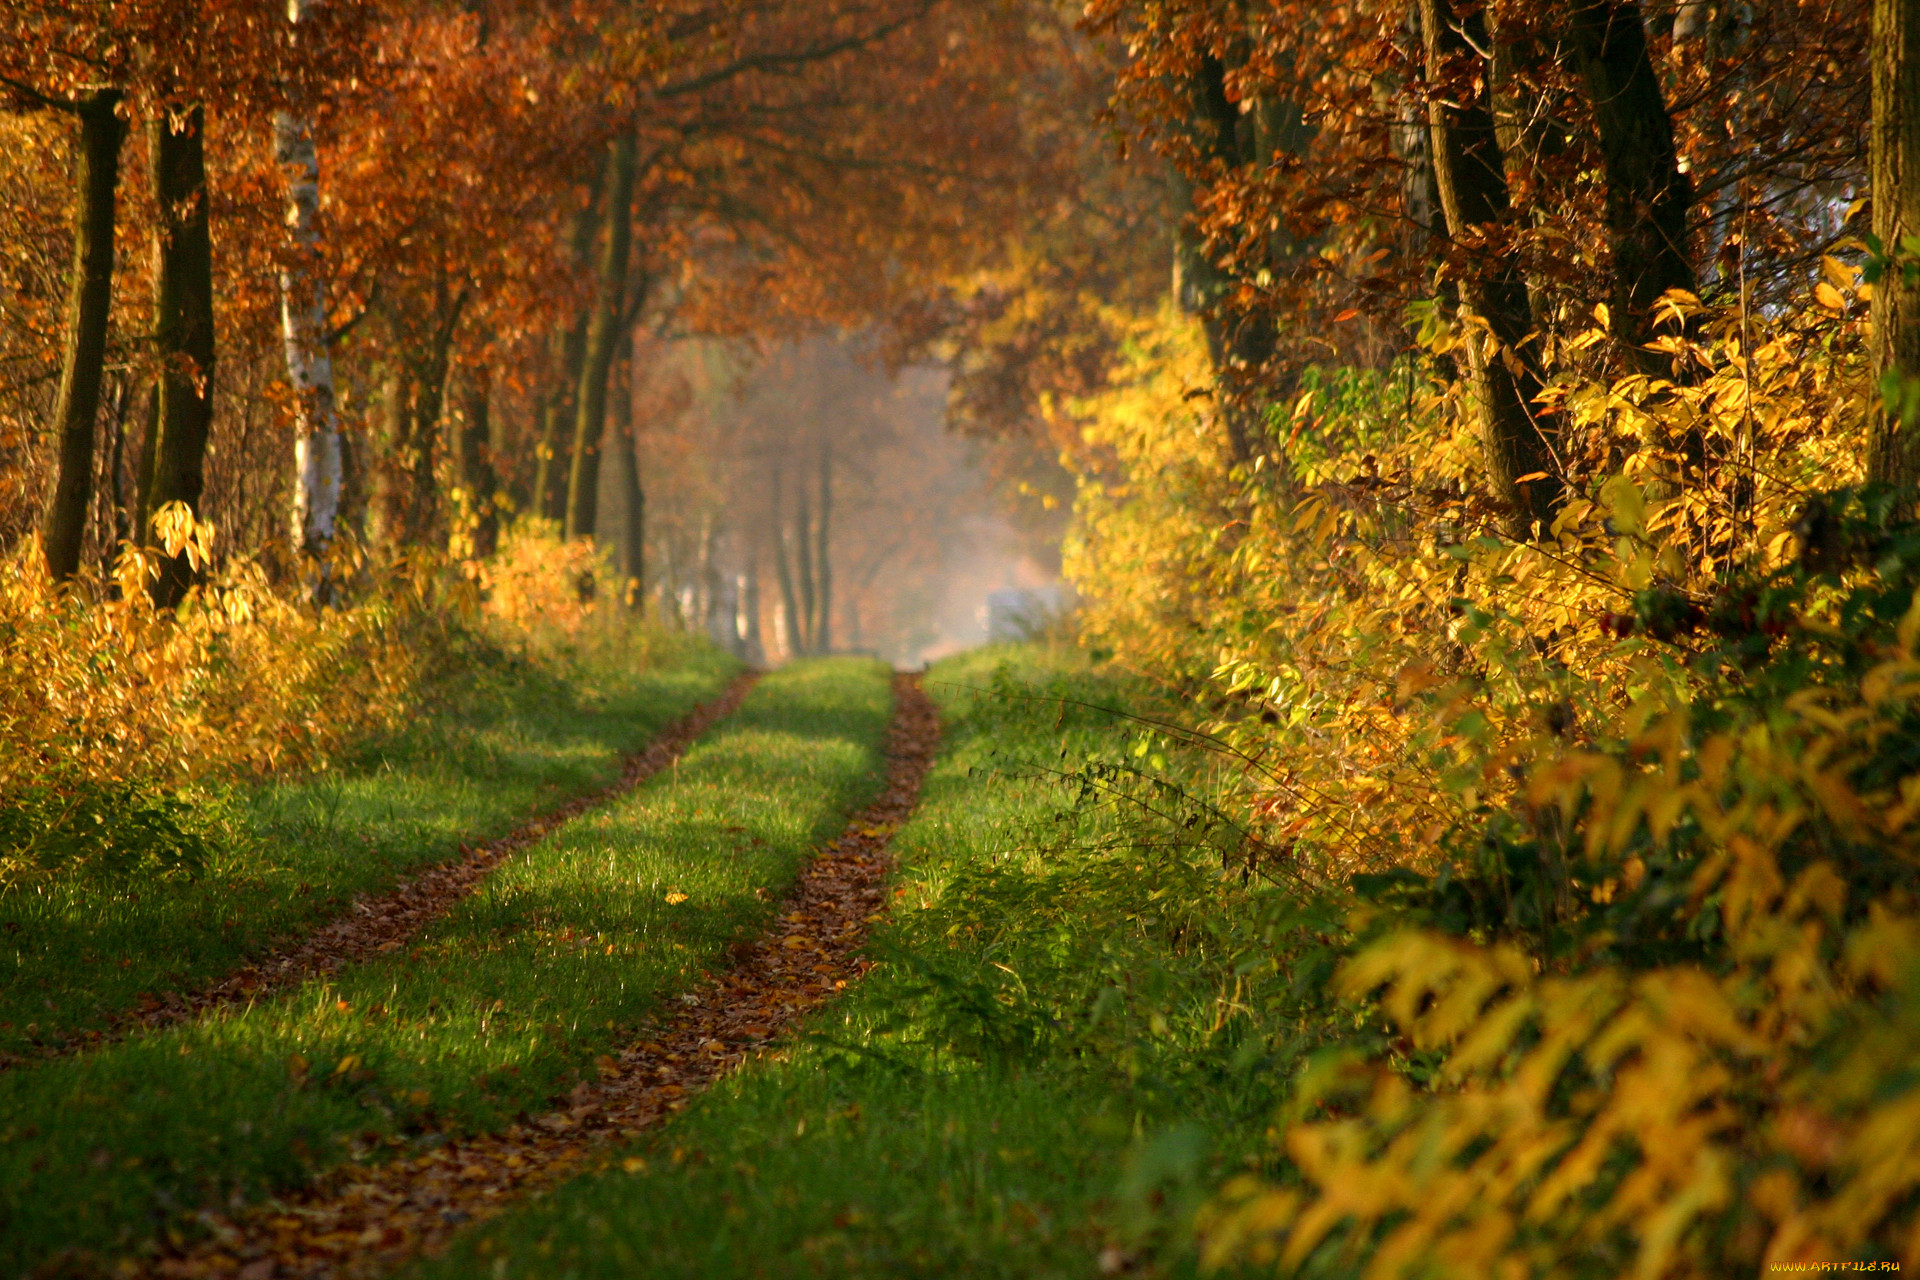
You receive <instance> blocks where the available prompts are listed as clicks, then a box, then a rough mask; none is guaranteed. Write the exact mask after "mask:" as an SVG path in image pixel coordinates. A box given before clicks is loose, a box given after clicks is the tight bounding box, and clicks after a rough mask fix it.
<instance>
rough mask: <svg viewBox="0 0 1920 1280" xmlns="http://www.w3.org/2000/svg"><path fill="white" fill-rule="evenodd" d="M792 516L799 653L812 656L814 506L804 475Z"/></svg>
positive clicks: (802, 475) (813, 638)
mask: <svg viewBox="0 0 1920 1280" xmlns="http://www.w3.org/2000/svg"><path fill="white" fill-rule="evenodd" d="M794 488H795V489H796V490H797V492H796V493H795V495H794V498H795V501H794V508H795V509H794V513H793V533H792V538H793V567H794V585H795V587H797V588H798V589H799V592H800V618H799V622H800V647H799V649H798V650H796V652H798V653H812V652H814V651H815V647H816V645H817V644H818V642H819V636H818V635H816V634H815V632H814V629H813V627H814V620H815V618H816V617H817V615H816V614H815V613H814V604H815V600H816V596H815V593H814V578H813V503H812V500H811V499H810V498H809V497H808V496H807V481H806V476H805V473H804V472H803V473H802V474H801V478H800V483H799V484H797V485H795V486H794Z"/></svg>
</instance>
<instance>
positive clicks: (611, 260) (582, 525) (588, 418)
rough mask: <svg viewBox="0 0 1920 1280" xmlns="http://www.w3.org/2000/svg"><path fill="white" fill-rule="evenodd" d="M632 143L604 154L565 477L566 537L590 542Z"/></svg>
mask: <svg viewBox="0 0 1920 1280" xmlns="http://www.w3.org/2000/svg"><path fill="white" fill-rule="evenodd" d="M633 170H634V139H633V135H631V134H626V135H623V136H621V137H619V138H616V139H615V140H614V141H613V143H612V145H611V146H610V147H609V148H608V151H607V239H606V243H605V244H604V245H603V246H602V247H601V254H600V266H599V270H598V271H597V272H596V273H595V274H596V276H597V277H598V278H597V280H596V282H595V285H596V287H595V290H594V299H593V318H592V320H591V321H590V322H589V323H588V325H587V345H586V356H585V359H584V360H583V361H582V362H581V368H580V389H579V392H578V393H577V394H576V396H575V397H574V419H573V458H572V460H571V465H570V466H569V468H568V471H567V521H566V536H567V537H569V538H591V537H592V536H593V526H594V516H595V514H596V512H595V510H594V508H595V505H596V501H597V498H598V495H599V484H600V437H601V435H602V433H603V432H604V431H605V430H606V423H607V373H608V371H609V370H610V369H611V368H612V367H613V352H614V348H615V346H616V345H617V344H618V343H619V339H620V330H621V329H622V328H624V327H625V326H624V324H623V323H622V322H623V320H624V319H625V315H624V310H625V306H626V301H627V258H628V256H629V249H630V247H631V242H632V238H633V211H632V207H631V206H632V204H633V177H634V174H633Z"/></svg>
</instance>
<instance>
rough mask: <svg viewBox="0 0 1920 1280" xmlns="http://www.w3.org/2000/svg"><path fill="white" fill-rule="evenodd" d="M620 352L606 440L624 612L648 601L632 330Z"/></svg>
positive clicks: (627, 332) (645, 497)
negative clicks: (614, 485)
mask: <svg viewBox="0 0 1920 1280" xmlns="http://www.w3.org/2000/svg"><path fill="white" fill-rule="evenodd" d="M620 348H621V358H620V359H619V360H617V361H615V363H614V380H613V394H612V399H611V403H610V405H609V415H610V417H611V419H612V422H611V424H610V426H609V430H608V438H609V440H610V441H611V442H612V448H613V459H614V462H613V465H614V478H615V479H616V480H617V481H618V482H619V486H620V540H619V556H618V560H619V566H620V580H621V581H622V582H623V583H624V584H625V587H624V590H623V591H622V594H621V598H622V599H623V600H624V601H625V602H626V606H627V608H629V609H634V610H639V609H642V608H644V607H645V605H646V599H647V595H646V589H647V559H646V558H647V496H646V493H645V492H644V491H643V490H642V489H641V487H640V463H639V459H638V458H636V457H635V456H634V454H635V449H636V447H637V446H638V444H639V440H638V439H637V438H636V433H635V430H634V422H633V330H631V329H628V330H626V331H625V332H624V333H623V334H622V335H621V339H620Z"/></svg>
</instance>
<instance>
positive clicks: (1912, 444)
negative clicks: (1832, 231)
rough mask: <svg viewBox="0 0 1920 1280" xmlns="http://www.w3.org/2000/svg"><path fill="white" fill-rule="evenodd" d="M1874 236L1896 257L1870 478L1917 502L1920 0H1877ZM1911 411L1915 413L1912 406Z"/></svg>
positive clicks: (1878, 370) (1878, 291)
mask: <svg viewBox="0 0 1920 1280" xmlns="http://www.w3.org/2000/svg"><path fill="white" fill-rule="evenodd" d="M1868 47H1869V48H1870V49H1871V51H1872V52H1871V57H1872V59H1873V127H1872V131H1871V133H1870V135H1869V143H1870V145H1869V152H1870V163H1871V165H1872V182H1873V188H1872V190H1873V234H1874V236H1875V238H1876V239H1878V240H1879V242H1880V245H1881V251H1882V252H1883V253H1884V254H1886V255H1887V256H1888V257H1889V258H1890V259H1891V262H1890V263H1889V265H1888V267H1887V269H1886V270H1885V271H1883V272H1882V273H1881V274H1880V277H1879V279H1878V280H1877V281H1876V282H1875V283H1874V286H1873V376H1874V378H1875V380H1876V383H1877V385H1878V387H1879V390H1880V400H1881V403H1880V404H1879V405H1876V406H1875V409H1874V412H1873V414H1872V416H1871V417H1870V419H1869V422H1868V430H1867V479H1868V480H1869V481H1870V482H1872V483H1875V484H1883V485H1895V486H1898V487H1899V488H1900V489H1902V490H1904V491H1906V492H1905V494H1904V495H1903V496H1904V497H1905V498H1906V499H1907V500H1911V498H1912V490H1913V489H1914V487H1915V485H1916V484H1920V281H1915V280H1914V279H1912V278H1910V277H1909V276H1908V274H1907V269H1908V267H1909V265H1910V264H1912V263H1913V262H1914V260H1915V258H1916V256H1920V255H1916V254H1915V253H1914V249H1915V248H1916V247H1920V246H1916V245H1913V244H1911V243H1909V241H1910V240H1911V238H1912V237H1916V236H1920V0H1873V34H1872V38H1871V40H1870V41H1869V42H1868ZM1903 410H1905V412H1903Z"/></svg>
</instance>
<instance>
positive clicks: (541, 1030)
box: [0, 660, 890, 1272]
mask: <svg viewBox="0 0 1920 1280" xmlns="http://www.w3.org/2000/svg"><path fill="white" fill-rule="evenodd" d="M889 705H890V699H889V691H888V686H887V673H886V671H885V670H884V669H883V668H881V667H880V666H879V665H878V664H876V663H872V662H867V661H864V660H833V661H825V662H817V663H807V664H803V665H800V666H796V667H791V668H787V669H785V670H782V671H780V672H777V673H775V674H773V675H771V676H769V677H767V678H766V679H765V680H764V681H763V682H762V683H761V684H760V685H759V687H757V688H756V689H755V691H754V692H753V694H752V695H751V696H750V697H749V699H748V700H747V702H746V704H745V705H744V706H743V707H742V709H741V710H740V712H739V713H738V714H737V715H735V716H734V717H732V718H730V719H729V720H728V721H726V722H725V723H724V724H723V725H722V726H720V727H719V728H718V729H716V730H715V731H714V732H713V733H712V734H711V735H709V736H708V738H706V739H705V740H703V741H702V742H701V743H700V744H699V745H698V746H696V747H695V748H694V749H693V750H692V751H691V752H689V753H688V755H687V756H686V757H685V759H684V760H683V762H682V763H681V765H680V767H679V768H678V769H676V770H670V771H668V772H666V773H663V774H662V775H660V776H659V777H656V778H655V779H654V780H653V781H652V782H650V783H648V784H647V785H646V786H644V787H642V788H640V789H639V790H638V791H636V792H635V793H633V794H631V795H629V796H627V797H625V798H623V799H622V800H620V801H618V802H616V803H615V804H613V805H610V806H609V807H607V808H606V809H604V810H600V811H597V812H596V813H593V814H589V815H586V816H583V817H582V818H581V819H578V820H576V821H575V822H573V823H570V824H568V825H567V826H566V827H565V828H563V829H562V830H560V831H559V832H556V833H555V834H554V835H553V836H552V837H550V838H549V839H547V840H546V841H543V842H542V843H541V844H540V845H538V846H536V847H535V848H534V849H533V850H531V851H529V853H528V854H527V855H525V856H524V857H522V858H520V859H517V860H515V861H514V862H512V863H510V864H509V865H507V866H505V867H503V868H502V869H501V870H500V871H499V872H497V873H496V874H495V875H494V876H493V877H491V878H490V880H489V881H488V883H487V885H486V887H485V889H484V890H483V891H482V892H480V893H478V894H476V895H475V896H474V897H472V898H470V899H468V900H467V901H466V902H465V903H464V904H463V905H462V906H461V907H460V908H459V909H457V910H456V911H455V912H454V913H453V914H452V915H451V916H450V917H449V918H448V919H446V920H445V921H443V922H442V923H441V924H440V925H438V926H437V927H435V928H434V929H432V930H431V931H430V933H429V935H428V936H427V937H426V938H424V939H423V941H422V942H421V944H420V945H419V946H418V947H416V948H415V949H414V950H413V951H412V952H411V953H397V954H396V955H395V956H394V957H393V958H391V959H390V960H387V961H383V962H379V963H372V964H367V965H363V966H356V967H354V968H352V969H350V970H347V971H343V972H342V973H340V974H338V975H335V977H334V978H333V980H332V981H330V982H324V983H322V982H315V983H312V984H309V985H308V986H306V987H304V988H302V989H300V990H298V991H297V992H294V993H290V994H289V995H287V996H286V997H284V998H281V999H278V1000H274V1001H271V1002H267V1003H263V1004H261V1005H259V1006H257V1007H254V1008H251V1009H248V1010H245V1011H244V1012H239V1013H233V1014H228V1015H223V1016H219V1017H214V1018H209V1019H206V1020H204V1021H202V1022H198V1023H194V1024H191V1025H185V1026H182V1027H178V1028H175V1029H173V1030H170V1031H167V1032H165V1033H162V1034H156V1035H152V1036H145V1037H141V1038H138V1039H135V1040H132V1041H129V1042H127V1043H125V1044H122V1045H118V1046H114V1047H112V1048H108V1049H104V1050H102V1051H100V1052H97V1053H92V1054H86V1055H82V1056H79V1057H77V1058H73V1059H69V1060H66V1061H62V1062H58V1063H50V1064H44V1065H40V1066H35V1067H29V1068H22V1069H18V1070H15V1071H12V1072H9V1073H7V1074H6V1075H4V1076H0V1271H7V1272H11V1271H13V1270H17V1269H19V1268H21V1267H22V1266H30V1265H33V1264H34V1263H35V1262H36V1261H37V1260H40V1259H44V1258H45V1257H47V1256H48V1255H49V1254H52V1253H54V1252H55V1251H57V1250H59V1249H62V1248H63V1247H78V1248H82V1249H86V1250H93V1251H98V1252H103V1253H112V1252H115V1251H124V1250H126V1249H129V1248H133V1247H137V1245H138V1243H139V1241H140V1240H141V1239H143V1238H144V1237H146V1236H148V1235H150V1234H151V1233H152V1232H153V1231H154V1230H155V1228H156V1227H158V1226H160V1225H163V1224H165V1223H168V1222H172V1221H177V1220H178V1219H179V1215H181V1214H182V1213H183V1212H185V1211H189V1210H193V1209H197V1208H200V1207H203V1206H208V1205H225V1204H227V1203H229V1202H232V1201H236V1200H237V1201H245V1200H249V1199H252V1198H255V1197H258V1196H259V1195H261V1194H262V1193H263V1192H267V1191H270V1190H272V1189H275V1188H283V1187H287V1186H291V1185H295V1184H297V1183H299V1182H300V1181H302V1180H303V1179H305V1178H307V1177H309V1176H310V1175H311V1174H312V1172H313V1171H315V1170H317V1169H319V1168H322V1167H325V1166H327V1165H330V1164H334V1163H337V1162H339V1161H340V1160H341V1159H343V1158H359V1159H368V1158H380V1156H381V1155H382V1154H383V1153H385V1152H390V1151H394V1150H402V1151H404V1150H408V1149H414V1148H415V1144H418V1143H432V1142H434V1141H437V1140H438V1133H437V1132H436V1130H439V1129H446V1128H455V1129H479V1128H486V1127H492V1126H495V1125H498V1124H500V1123H501V1122H503V1121H504V1120H506V1119H508V1118H510V1117H512V1116H513V1115H515V1114H516V1113H518V1112H520V1111H522V1110H524V1109H532V1108H539V1107H542V1106H543V1105H544V1100H545V1099H547V1098H549V1097H551V1096H553V1095H556V1094H560V1093H564V1092H565V1091H566V1090H567V1089H568V1088H570V1087H571V1086H572V1085H573V1084H574V1083H576V1082H577V1081H578V1080H580V1079H581V1078H583V1073H589V1072H591V1069H592V1060H593V1058H594V1057H595V1056H596V1055H597V1054H599V1053H602V1052H605V1051H606V1050H607V1049H609V1048H611V1047H613V1046H615V1045H617V1044H619V1043H621V1042H622V1041H623V1040H624V1039H626V1038H630V1037H631V1036H632V1035H633V1034H634V1032H635V1030H636V1029H637V1028H638V1027H640V1026H642V1025H644V1023H645V1022H646V1020H647V1019H648V1017H649V1015H650V1014H651V1013H652V1012H653V1011H654V1009H655V1008H656V1007H657V1006H658V1004H659V1001H660V999H661V998H662V996H663V995H664V994H666V993H670V992H672V991H675V990H677V989H680V988H682V987H684V986H685V985H686V984H687V983H688V982H689V980H690V979H691V978H692V977H693V976H694V975H695V974H697V973H698V972H699V971H701V970H702V969H703V967H704V966H706V965H708V964H710V963H712V962H713V961H714V960H715V959H716V958H717V957H719V956H721V955H722V954H723V953H724V950H725V948H726V946H727V945H728V943H729V942H730V941H731V940H733V939H734V938H736V937H737V936H738V935H739V934H740V933H741V932H742V931H743V930H746V929H750V928H753V927H755V926H757V925H759V924H761V923H762V922H764V921H765V920H767V919H768V918H769V917H770V915H771V913H772V911H773V910H774V907H775V904H776V903H777V901H778V899H779V897H780V895H781V892H782V890H783V889H784V888H785V887H786V886H788V885H789V884H790V883H791V881H792V878H793V875H794V873H795V871H796V869H797V867H798V865H799V863H800V862H801V860H802V859H803V858H804V857H805V856H806V854H807V853H808V851H809V850H810V849H811V848H812V847H814V846H816V845H817V844H819V843H820V842H822V841H824V840H825V839H827V838H829V837H830V836H831V835H833V834H835V833H836V832H837V830H838V828H839V826H840V824H841V823H842V822H843V820H844V817H845V815H846V814H847V813H849V812H850V811H851V810H852V809H854V808H856V807H857V806H858V805H859V804H860V803H862V802H864V801H865V800H866V799H867V798H869V797H870V796H871V794H872V793H873V792H874V790H875V789H876V788H877V786H878V783H879V781H880V776H881V775H880V762H881V754H880V751H881V742H882V739H883V736H884V731H885V726H886V722H887V719H888V713H889ZM669 892H674V893H675V894H676V896H677V895H678V894H685V895H687V900H686V901H684V902H680V903H678V904H677V905H670V904H668V903H667V901H666V896H667V894H668V893H669Z"/></svg>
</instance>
